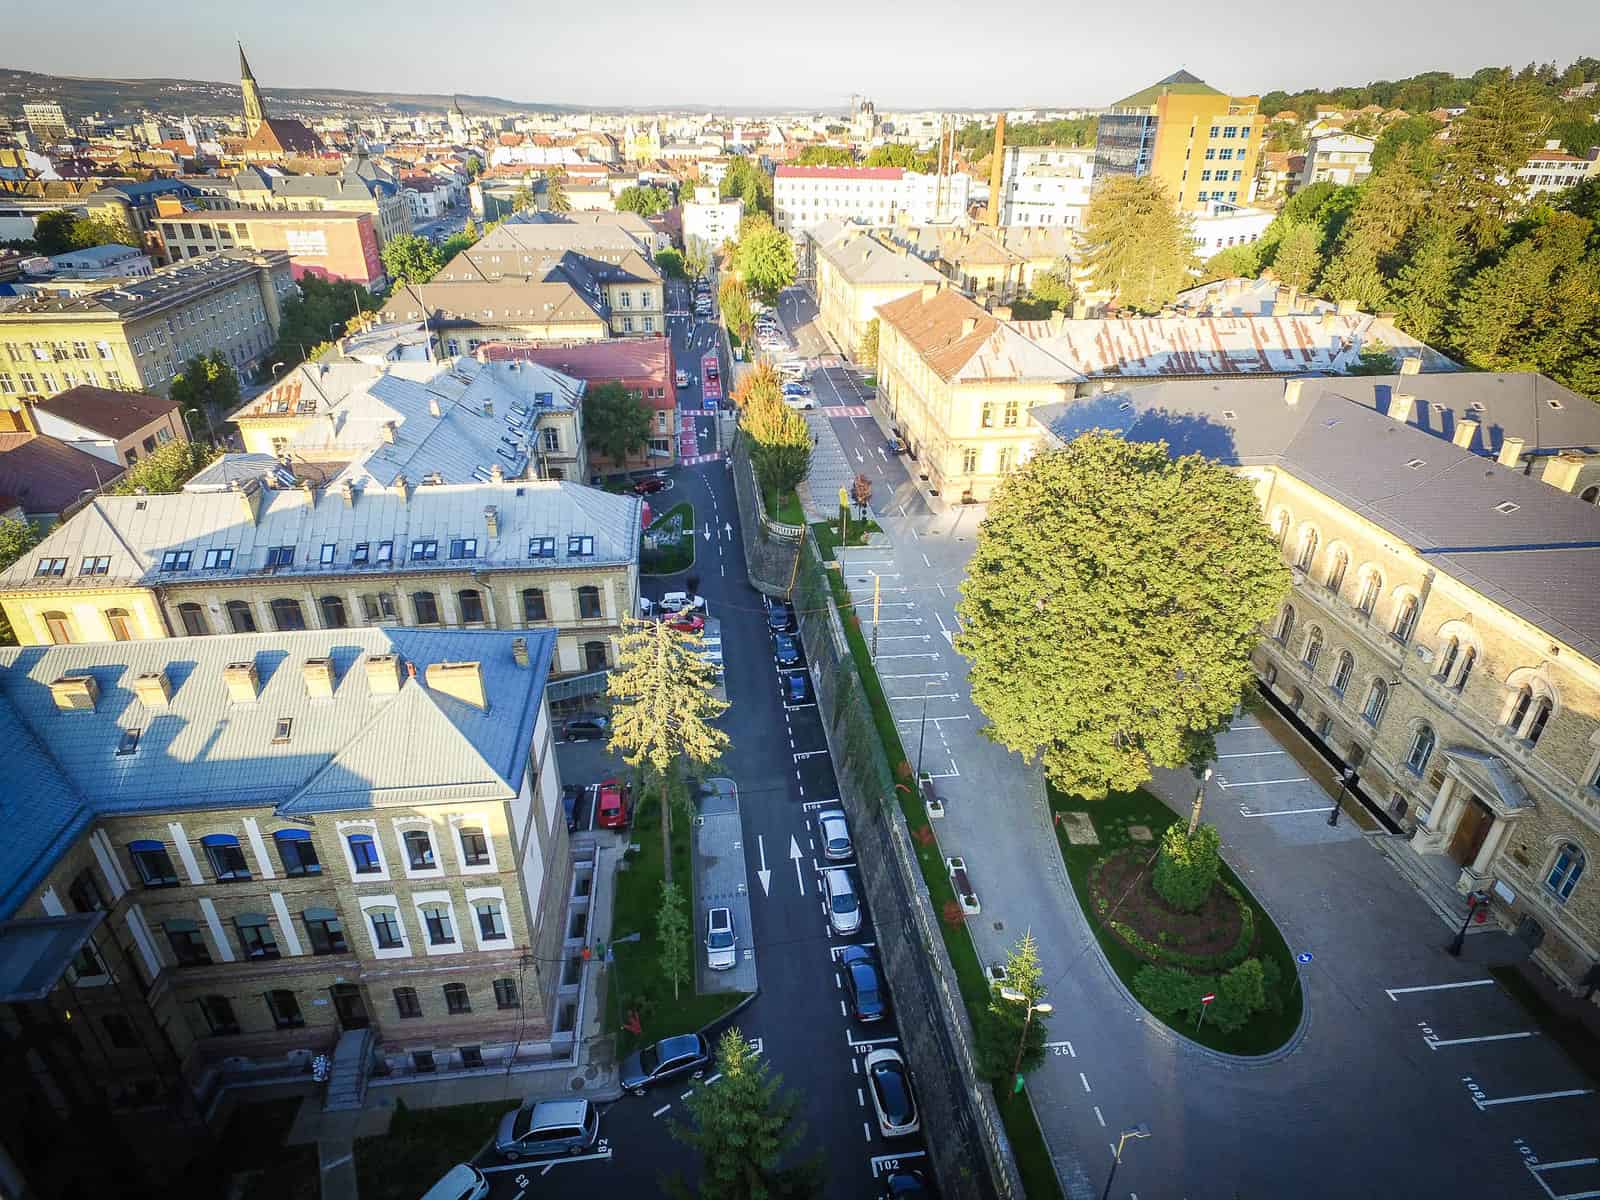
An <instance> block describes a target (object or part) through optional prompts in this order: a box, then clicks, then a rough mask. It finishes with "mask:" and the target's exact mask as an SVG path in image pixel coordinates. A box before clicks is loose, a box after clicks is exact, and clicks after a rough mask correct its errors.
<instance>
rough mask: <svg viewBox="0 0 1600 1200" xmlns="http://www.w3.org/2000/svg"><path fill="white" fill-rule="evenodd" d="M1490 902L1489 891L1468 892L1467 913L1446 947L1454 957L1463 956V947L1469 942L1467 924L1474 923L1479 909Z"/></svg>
mask: <svg viewBox="0 0 1600 1200" xmlns="http://www.w3.org/2000/svg"><path fill="white" fill-rule="evenodd" d="M1488 903H1489V893H1488V892H1482V891H1479V892H1468V893H1467V915H1466V916H1464V917H1462V918H1461V928H1460V929H1458V930H1456V935H1455V937H1453V938H1451V939H1450V944H1449V945H1448V946H1446V947H1445V949H1446V950H1447V951H1449V953H1450V955H1451V956H1452V957H1454V958H1460V957H1461V948H1462V947H1463V946H1465V945H1466V944H1467V926H1468V925H1470V924H1472V918H1473V917H1475V916H1477V914H1478V910H1479V909H1480V908H1482V907H1484V906H1485V905H1487V904H1488Z"/></svg>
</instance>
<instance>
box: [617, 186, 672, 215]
mask: <svg viewBox="0 0 1600 1200" xmlns="http://www.w3.org/2000/svg"><path fill="white" fill-rule="evenodd" d="M673 203H674V200H673V198H672V193H671V191H669V190H668V189H666V188H660V187H651V186H649V185H648V184H635V185H634V186H633V187H626V188H623V189H622V191H621V192H620V193H618V195H617V211H618V212H631V213H638V214H639V216H641V217H654V216H658V215H659V214H661V213H664V212H666V211H667V209H669V208H671V207H672V205H673Z"/></svg>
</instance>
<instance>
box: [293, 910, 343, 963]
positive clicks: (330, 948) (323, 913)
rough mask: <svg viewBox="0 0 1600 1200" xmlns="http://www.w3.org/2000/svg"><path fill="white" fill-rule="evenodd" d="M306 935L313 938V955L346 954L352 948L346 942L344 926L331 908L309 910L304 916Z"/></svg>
mask: <svg viewBox="0 0 1600 1200" xmlns="http://www.w3.org/2000/svg"><path fill="white" fill-rule="evenodd" d="M302 916H304V918H305V922H306V933H308V934H309V935H310V937H311V953H313V954H345V953H347V952H348V951H349V949H350V946H349V944H348V943H346V942H345V940H344V926H343V925H342V924H341V923H340V921H339V914H338V913H336V912H334V911H333V909H331V908H308V909H306V911H305V912H304V913H303V914H302Z"/></svg>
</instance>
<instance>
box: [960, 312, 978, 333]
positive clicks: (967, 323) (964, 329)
mask: <svg viewBox="0 0 1600 1200" xmlns="http://www.w3.org/2000/svg"><path fill="white" fill-rule="evenodd" d="M977 328H978V318H977V317H964V318H963V319H962V321H961V336H962V337H971V336H972V333H973V331H974V330H975V329H977Z"/></svg>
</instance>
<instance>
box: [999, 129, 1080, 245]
mask: <svg viewBox="0 0 1600 1200" xmlns="http://www.w3.org/2000/svg"><path fill="white" fill-rule="evenodd" d="M1004 163H1005V165H1004V169H1003V174H1002V176H1001V185H1000V187H1001V192H1000V224H1001V225H1003V226H1010V225H1028V226H1046V227H1050V226H1053V227H1058V228H1066V229H1077V228H1078V227H1079V226H1080V225H1082V223H1083V218H1084V214H1085V213H1087V212H1088V209H1089V194H1090V191H1091V189H1092V187H1093V184H1094V149H1093V147H1083V146H1006V147H1005V149H1004Z"/></svg>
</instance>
